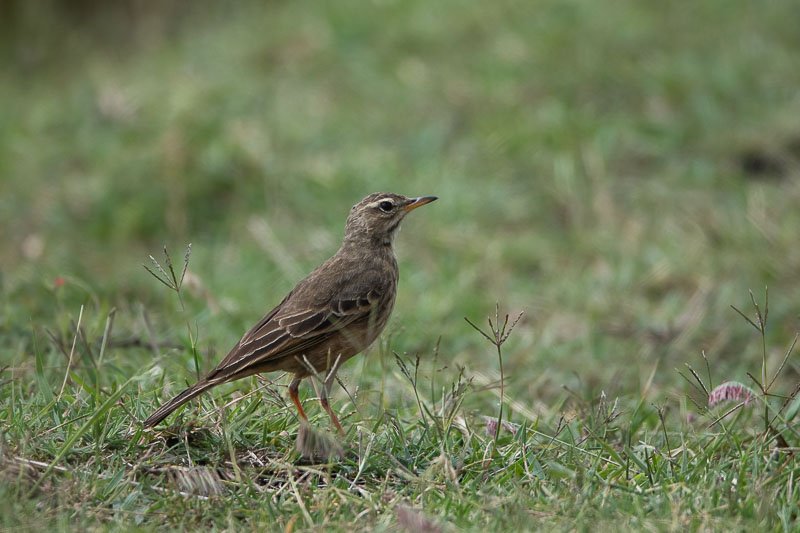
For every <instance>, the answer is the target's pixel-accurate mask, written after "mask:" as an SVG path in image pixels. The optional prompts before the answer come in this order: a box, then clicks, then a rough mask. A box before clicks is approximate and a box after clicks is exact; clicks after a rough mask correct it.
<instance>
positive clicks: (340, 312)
mask: <svg viewBox="0 0 800 533" xmlns="http://www.w3.org/2000/svg"><path fill="white" fill-rule="evenodd" d="M434 200H436V197H435V196H421V197H418V198H407V197H405V196H402V195H399V194H392V193H374V194H370V195H369V196H367V197H366V198H364V199H363V200H361V201H360V202H359V203H357V204H356V205H354V206H353V208H352V209H351V210H350V215H349V216H348V217H347V223H346V224H345V230H344V240H343V242H342V245H341V247H340V248H339V250H338V251H337V252H336V254H334V256H333V257H331V258H330V259H328V260H327V261H325V262H324V263H323V264H322V265H320V266H319V267H317V269H316V270H314V271H313V272H312V273H311V274H309V275H308V276H307V277H306V278H305V279H303V280H302V281H300V282H299V283H298V284H297V285H296V286H295V288H294V289H292V290H291V292H289V294H288V295H287V296H286V297H285V298H284V299H283V301H282V302H281V303H279V304H278V305H277V307H275V308H274V309H273V310H272V311H270V312H269V313H267V314H266V316H264V318H262V319H261V320H260V321H259V322H258V323H257V324H256V325H255V326H253V328H252V329H250V331H248V332H247V333H245V334H244V336H243V337H242V338H241V340H240V341H239V342H238V343H237V344H236V346H234V347H233V349H232V350H231V351H230V353H228V355H227V356H226V357H225V359H223V360H222V362H221V363H220V364H219V365H217V367H216V368H214V370H212V371H211V372H209V373H208V374H207V375H206V376H205V377H204V378H203V379H201V380H200V381H198V382H197V383H195V384H194V385H192V386H191V387H189V388H188V389H186V390H185V391H183V392H182V393H180V394H178V395H177V396H176V397H174V398H173V399H171V400H170V401H168V402H167V403H165V404H164V405H162V406H161V407H160V408H159V409H158V410H157V411H156V412H155V413H153V414H152V415H150V417H149V418H148V419H147V420H145V421H144V426H145V427H152V426H155V425H156V424H158V423H159V422H161V421H162V420H164V419H165V418H166V417H167V416H169V414H170V413H172V412H173V411H174V410H175V409H177V408H178V407H180V406H181V405H183V404H184V403H186V402H188V401H189V400H191V399H192V398H194V397H195V396H197V395H199V394H202V393H203V392H205V391H207V390H208V389H210V388H212V387H215V386H217V385H220V384H222V383H227V382H229V381H234V380H237V379H241V378H244V377H247V376H251V375H253V374H259V373H261V372H274V371H277V370H283V371H285V372H289V373H291V374H294V379H293V380H292V382H291V384H290V385H289V396H290V397H291V399H292V402H294V404H295V406H296V407H297V411H298V414H299V415H300V417H301V418H302V419H303V420H308V418H307V417H306V413H305V411H304V410H303V406H302V404H301V403H300V399H299V397H298V395H297V390H298V387H299V385H300V381H301V380H302V379H303V378H306V377H308V376H310V375H312V374H317V375H322V376H325V377H324V379H323V380H322V381H323V383H322V386H321V387H320V389H321V391H320V398H319V400H320V404H321V405H322V408H323V409H324V410H325V411H326V412H327V413H328V416H330V418H331V421H332V422H333V424H334V425H335V426H336V428H337V429H338V430H339V431H340V432H342V433H343V432H344V430H343V429H342V425H341V424H340V423H339V419H338V418H337V417H336V414H335V413H334V412H333V410H332V409H331V407H330V404H329V403H328V394H329V392H330V387H331V385H332V384H333V379H334V376H335V374H336V371H337V370H338V368H339V366H340V365H341V363H343V362H344V361H346V360H347V359H349V358H351V357H353V356H354V355H356V354H358V353H359V352H362V351H364V350H365V349H366V348H367V347H369V345H370V344H372V342H373V341H374V340H375V339H376V338H377V337H378V335H379V334H380V332H381V331H382V330H383V328H384V326H386V323H387V322H388V320H389V315H391V312H392V308H393V307H394V300H395V296H396V294H397V278H398V269H397V259H396V258H395V255H394V250H393V248H392V242H393V239H394V236H395V233H397V229H398V228H399V227H400V222H401V221H402V220H403V218H405V216H406V215H407V214H408V213H409V212H411V211H412V210H413V209H416V208H417V207H420V206H423V205H425V204H428V203H430V202H432V201H434Z"/></svg>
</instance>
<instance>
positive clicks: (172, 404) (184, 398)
mask: <svg viewBox="0 0 800 533" xmlns="http://www.w3.org/2000/svg"><path fill="white" fill-rule="evenodd" d="M218 384H219V382H216V381H199V382H197V383H195V384H194V385H192V386H191V387H189V388H188V389H186V390H185V391H183V392H182V393H180V394H178V395H177V396H175V397H174V398H173V399H171V400H170V401H168V402H167V403H165V404H164V405H162V406H161V407H159V408H158V410H157V411H156V412H155V413H153V414H152V415H150V416H149V417H148V418H147V420H145V421H144V427H146V428H150V427H153V426H155V425H156V424H158V423H159V422H161V421H162V420H164V419H165V418H167V417H168V416H169V415H170V414H171V413H172V412H173V411H174V410H175V409H177V408H178V407H180V406H181V405H183V404H185V403H186V402H188V401H189V400H191V399H192V398H194V397H195V396H198V395H200V394H202V393H204V392H205V391H207V390H208V389H210V388H211V387H213V386H214V385H218Z"/></svg>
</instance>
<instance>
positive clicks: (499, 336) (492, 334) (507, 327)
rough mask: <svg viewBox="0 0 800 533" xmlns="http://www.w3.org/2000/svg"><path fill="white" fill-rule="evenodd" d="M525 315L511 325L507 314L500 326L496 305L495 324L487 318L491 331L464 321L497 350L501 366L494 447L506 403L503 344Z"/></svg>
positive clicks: (498, 309) (469, 321)
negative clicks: (498, 408) (498, 407)
mask: <svg viewBox="0 0 800 533" xmlns="http://www.w3.org/2000/svg"><path fill="white" fill-rule="evenodd" d="M522 315H523V313H522V312H520V314H519V315H517V318H515V319H514V321H513V322H511V323H510V324H509V315H508V314H506V315H505V317H504V318H503V323H502V325H501V324H500V304H499V303H497V304H495V307H494V322H492V318H491V317H489V318H487V319H486V320H487V322H488V323H489V329H488V330H486V331H484V330H482V329H481V328H480V327H478V326H477V325H475V323H474V322H472V321H471V320H470V319H469V318H467V317H464V320H466V321H467V324H469V325H470V326H472V328H473V329H474V330H475V331H477V332H478V333H480V334H481V335H483V336H484V338H486V340H487V341H489V342H490V343H491V344H492V345H493V346H494V348H495V351H496V353H497V363H498V365H499V366H500V410H499V412H498V414H497V425H496V426H495V428H494V445H495V447H497V440H498V439H499V438H500V428H501V427H503V403H504V402H505V390H506V389H505V383H506V379H505V378H506V376H505V372H504V371H503V344H505V342H506V341H507V340H508V338H509V337H510V336H511V332H512V331H513V330H514V326H516V325H517V323H518V322H519V321H520V319H521V318H522Z"/></svg>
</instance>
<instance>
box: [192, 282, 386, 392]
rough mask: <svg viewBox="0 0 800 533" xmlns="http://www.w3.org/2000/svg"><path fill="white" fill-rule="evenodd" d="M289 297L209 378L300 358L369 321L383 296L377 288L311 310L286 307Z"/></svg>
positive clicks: (252, 330)
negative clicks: (345, 330) (337, 334)
mask: <svg viewBox="0 0 800 533" xmlns="http://www.w3.org/2000/svg"><path fill="white" fill-rule="evenodd" d="M291 296H292V295H291V294H289V296H287V297H286V298H285V299H284V301H283V302H281V304H280V305H278V307H276V308H275V309H273V310H272V311H270V312H269V313H268V314H267V315H266V316H265V317H264V318H263V319H261V321H259V323H258V324H256V325H255V326H254V327H253V328H252V329H251V330H250V331H248V332H247V333H246V334H245V335H244V337H242V339H241V340H240V341H239V343H238V344H237V345H236V346H235V347H234V348H233V350H231V352H230V353H229V354H228V355H227V357H225V359H223V360H222V362H221V363H220V364H219V365H218V366H217V367H216V368H215V369H214V370H212V371H211V373H210V374H209V375H208V376H207V377H206V379H208V380H212V381H226V380H227V379H229V378H231V377H233V376H234V375H240V374H241V372H242V371H244V370H246V369H249V368H252V367H253V366H257V365H261V364H263V363H265V362H267V361H270V360H274V359H278V358H280V357H285V356H287V355H292V354H295V355H299V354H302V353H303V351H305V350H310V349H311V348H313V347H316V346H317V345H319V344H321V343H324V342H325V341H327V340H328V339H329V338H330V337H331V336H332V335H334V334H336V333H337V332H339V331H341V330H342V329H343V328H345V327H347V326H348V325H349V324H352V323H353V322H356V321H358V320H362V319H367V320H368V319H369V317H370V315H371V314H372V313H373V311H374V309H376V307H377V305H378V303H379V302H380V300H381V297H382V296H383V291H382V290H380V289H377V288H371V289H363V290H361V291H358V292H353V293H350V294H344V295H342V296H341V297H339V298H336V299H334V300H332V301H330V302H329V303H328V304H327V305H326V306H323V307H320V308H310V309H303V310H297V309H291V308H286V307H287V306H286V305H285V303H286V302H287V301H288V300H289V299H290V298H291Z"/></svg>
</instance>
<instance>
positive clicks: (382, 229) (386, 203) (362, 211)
mask: <svg viewBox="0 0 800 533" xmlns="http://www.w3.org/2000/svg"><path fill="white" fill-rule="evenodd" d="M434 200H436V196H419V197H417V198H409V197H407V196H403V195H402V194H394V193H389V192H376V193H372V194H370V195H369V196H367V197H366V198H364V199H363V200H361V201H360V202H358V203H357V204H356V205H354V206H353V208H352V209H351V210H350V215H349V216H348V217H347V224H346V225H345V230H344V239H345V242H348V241H349V242H377V243H380V244H387V245H389V244H391V243H392V239H393V237H394V234H395V232H396V231H397V228H399V227H400V222H401V221H402V220H403V218H405V216H406V215H407V214H408V213H410V212H411V211H412V210H414V209H416V208H417V207H420V206H423V205H425V204H429V203H431V202H433V201H434Z"/></svg>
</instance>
